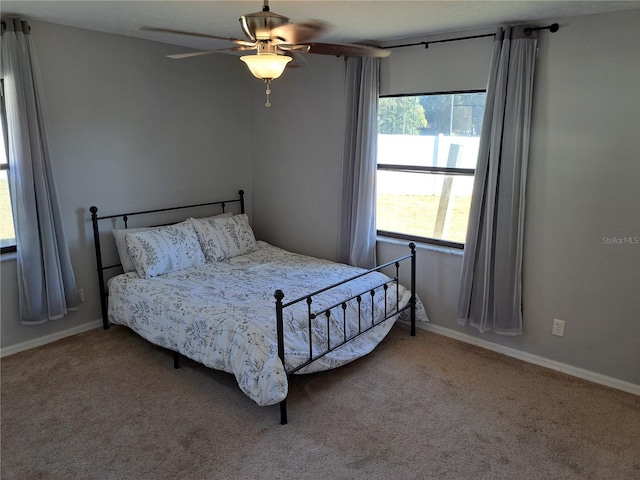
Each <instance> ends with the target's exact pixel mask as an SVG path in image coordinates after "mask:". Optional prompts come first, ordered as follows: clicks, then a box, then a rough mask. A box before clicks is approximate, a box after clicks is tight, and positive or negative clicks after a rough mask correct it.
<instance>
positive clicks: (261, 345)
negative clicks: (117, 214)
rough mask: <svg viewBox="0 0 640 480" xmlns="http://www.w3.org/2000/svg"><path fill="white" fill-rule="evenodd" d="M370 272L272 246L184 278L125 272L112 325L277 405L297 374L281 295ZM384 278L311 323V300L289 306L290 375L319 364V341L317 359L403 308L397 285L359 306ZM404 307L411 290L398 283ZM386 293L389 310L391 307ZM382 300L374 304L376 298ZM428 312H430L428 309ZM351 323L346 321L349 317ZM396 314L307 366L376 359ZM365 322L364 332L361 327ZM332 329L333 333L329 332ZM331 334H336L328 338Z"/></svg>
mask: <svg viewBox="0 0 640 480" xmlns="http://www.w3.org/2000/svg"><path fill="white" fill-rule="evenodd" d="M362 271H364V270H361V269H355V268H354V267H350V266H347V265H343V264H337V263H333V262H329V261H326V260H321V259H316V258H312V257H308V256H304V255H299V254H294V253H291V252H287V251H285V250H282V249H279V248H277V247H274V246H271V245H269V244H267V243H265V242H258V244H257V249H256V250H254V251H253V252H251V253H248V254H245V255H241V256H237V257H234V258H232V259H230V260H226V261H220V262H215V263H208V264H206V265H203V266H197V267H191V268H188V269H185V270H181V271H178V272H173V273H169V274H166V275H161V276H158V277H153V278H150V279H140V278H139V277H138V276H137V275H136V274H135V273H134V272H132V273H126V274H122V275H119V276H117V277H115V278H113V279H111V281H110V284H109V320H110V321H111V322H112V323H116V324H122V325H126V326H128V327H130V328H131V329H132V330H134V331H135V332H136V333H138V334H139V335H140V336H142V337H143V338H145V339H146V340H148V341H150V342H152V343H154V344H157V345H160V346H162V347H165V348H168V349H170V350H174V351H178V352H180V353H181V354H182V355H185V356H187V357H189V358H191V359H193V360H195V361H197V362H200V363H202V364H204V365H205V366H207V367H210V368H214V369H217V370H223V371H225V372H229V373H233V374H234V375H235V377H236V380H237V382H238V385H239V386H240V388H241V389H242V391H243V392H244V393H245V394H246V395H247V396H249V398H251V399H252V400H254V401H255V402H256V403H257V404H258V405H273V404H276V403H278V402H280V401H282V400H283V399H284V398H286V396H287V388H288V385H287V376H286V373H285V367H284V366H283V364H282V362H281V361H280V358H279V357H278V351H277V337H276V314H275V298H274V292H275V291H276V289H280V290H282V291H283V292H284V294H285V298H284V300H283V302H284V303H287V302H289V301H292V300H295V299H297V298H299V297H301V296H303V295H307V294H309V293H311V292H313V291H315V290H319V289H321V288H324V287H326V286H329V285H331V284H334V283H337V282H339V281H341V280H344V279H346V278H351V277H353V276H355V275H357V274H358V273H360V272H362ZM387 278H388V277H386V276H385V275H383V274H381V273H373V274H368V275H365V276H363V277H361V278H359V279H358V280H356V281H353V282H349V283H348V284H347V285H343V286H341V287H339V288H335V289H331V290H329V291H327V292H323V293H321V294H319V295H318V296H317V297H314V300H313V303H312V304H311V310H312V312H314V313H316V312H320V311H322V310H324V309H326V308H328V307H332V306H333V305H336V304H338V305H339V306H338V307H337V308H333V309H332V310H331V315H330V316H329V318H328V319H327V316H326V315H325V314H322V315H319V316H318V317H317V318H316V319H314V320H313V322H312V325H311V329H310V328H309V324H308V323H309V322H308V306H307V303H306V302H301V303H299V304H295V305H292V306H290V307H287V308H285V309H284V335H285V358H286V369H287V371H289V370H290V369H291V368H293V367H295V366H298V365H301V364H302V363H304V362H305V361H307V360H308V359H309V351H310V346H309V339H310V338H311V339H312V347H311V348H312V353H313V355H314V357H315V355H317V354H318V352H320V351H324V350H326V347H327V346H328V345H331V347H332V348H333V347H334V346H335V345H336V344H337V343H338V342H339V341H343V340H344V337H345V326H346V336H347V338H348V337H351V336H353V335H355V334H356V333H357V332H358V328H361V329H362V330H364V329H366V328H367V326H368V325H369V326H370V325H371V322H372V311H371V308H372V303H373V305H374V306H373V309H374V311H373V316H374V317H377V316H379V315H382V316H383V315H384V310H385V308H386V309H387V312H393V311H395V308H396V305H395V302H396V286H395V284H393V285H392V287H390V288H389V289H388V290H387V291H386V293H385V292H384V291H383V290H382V288H377V289H376V290H375V295H373V296H372V295H370V294H369V293H366V294H365V295H362V297H361V302H360V305H361V313H360V315H358V307H357V305H358V302H357V301H356V300H353V301H351V302H349V303H348V304H347V305H346V308H342V306H341V305H340V302H342V301H343V300H344V299H345V298H348V297H351V296H355V295H358V294H360V293H362V292H368V290H370V289H371V288H373V287H375V286H377V285H379V284H381V283H383V282H384V281H385V279H387ZM397 288H398V292H399V296H400V304H399V307H400V308H402V307H403V306H404V305H406V304H407V302H408V301H409V299H410V291H408V290H405V288H404V287H403V286H401V285H400V286H398V287H397ZM385 296H386V307H385ZM372 299H374V300H373V301H372ZM420 307H421V305H420ZM344 317H346V320H345V318H344ZM394 321H395V317H393V318H391V319H389V320H387V321H385V322H384V323H382V324H380V325H378V326H376V327H374V328H372V329H371V330H369V331H367V332H366V333H364V334H363V335H360V336H359V337H358V338H356V339H354V340H353V341H351V342H349V343H347V344H346V345H343V346H341V347H339V348H336V349H335V350H333V351H332V352H330V353H329V354H327V355H326V356H324V357H322V358H320V359H318V360H316V361H314V362H313V363H312V364H310V365H308V366H306V367H304V368H303V369H301V370H300V371H299V372H298V373H311V372H314V371H318V370H326V369H331V368H335V367H338V366H340V365H344V364H346V363H348V362H350V361H352V360H355V359H357V358H359V357H361V356H363V355H366V354H367V353H369V352H371V351H372V350H373V349H374V348H375V346H376V345H378V343H379V342H380V341H382V339H383V338H384V337H385V336H386V334H387V333H388V332H389V330H390V329H391V326H392V325H393V323H394ZM359 322H360V327H359ZM327 324H328V325H329V329H327ZM327 332H328V333H327Z"/></svg>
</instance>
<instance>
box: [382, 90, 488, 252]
mask: <svg viewBox="0 0 640 480" xmlns="http://www.w3.org/2000/svg"><path fill="white" fill-rule="evenodd" d="M485 97H486V95H485V92H484V91H472V92H453V93H452V92H447V93H439V94H429V95H411V96H388V97H381V98H380V101H379V107H378V171H377V213H376V216H377V218H376V222H377V229H378V234H379V235H384V236H391V237H398V238H403V239H410V240H415V241H420V242H426V243H434V244H438V245H446V246H452V247H457V248H463V247H464V241H465V238H466V233H467V221H468V218H469V208H470V205H471V193H472V191H473V175H474V172H475V166H476V160H477V157H478V146H479V144H480V131H481V129H482V117H483V115H484V104H485Z"/></svg>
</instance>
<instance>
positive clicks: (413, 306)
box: [409, 242, 416, 337]
mask: <svg viewBox="0 0 640 480" xmlns="http://www.w3.org/2000/svg"><path fill="white" fill-rule="evenodd" d="M409 248H410V249H411V300H409V301H410V302H411V336H412V337H415V336H416V244H415V243H413V242H411V243H410V244H409Z"/></svg>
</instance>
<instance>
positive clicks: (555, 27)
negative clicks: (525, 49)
mask: <svg viewBox="0 0 640 480" xmlns="http://www.w3.org/2000/svg"><path fill="white" fill-rule="evenodd" d="M559 29H560V25H558V24H557V23H552V24H551V25H547V26H546V27H529V28H525V29H524V34H525V35H526V36H527V37H528V36H529V35H531V32H535V31H537V30H549V31H550V32H551V33H556V32H557V31H558V30H559Z"/></svg>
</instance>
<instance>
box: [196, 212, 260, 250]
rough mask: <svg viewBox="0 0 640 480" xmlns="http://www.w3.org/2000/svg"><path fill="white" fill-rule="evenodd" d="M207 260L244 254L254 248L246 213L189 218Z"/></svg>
mask: <svg viewBox="0 0 640 480" xmlns="http://www.w3.org/2000/svg"><path fill="white" fill-rule="evenodd" d="M190 220H191V223H192V224H193V226H194V228H195V229H196V232H197V234H198V239H199V240H200V245H201V246H202V251H203V252H204V256H205V258H206V259H207V262H219V261H220V260H225V259H227V258H232V257H236V256H238V255H244V254H245V253H249V252H252V251H253V250H255V248H256V237H255V236H254V235H253V230H251V226H250V225H249V218H248V217H247V215H246V214H244V213H242V214H240V215H233V216H232V217H223V218H220V217H217V218H212V219H195V218H192V219H190Z"/></svg>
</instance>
